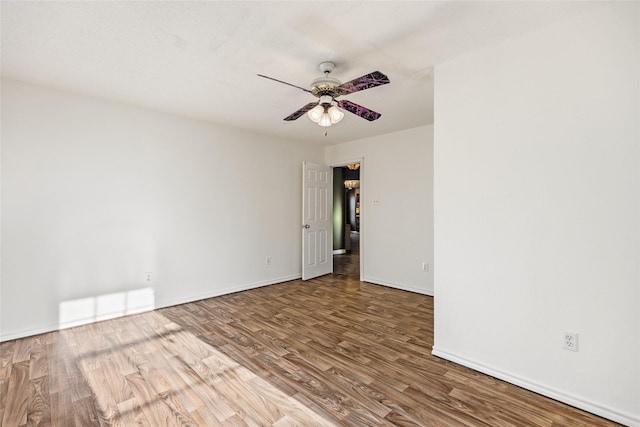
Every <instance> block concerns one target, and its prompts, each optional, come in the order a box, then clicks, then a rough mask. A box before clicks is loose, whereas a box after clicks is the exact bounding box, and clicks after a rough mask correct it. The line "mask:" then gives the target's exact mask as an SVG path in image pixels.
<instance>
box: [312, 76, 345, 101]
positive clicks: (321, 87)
mask: <svg viewBox="0 0 640 427" xmlns="http://www.w3.org/2000/svg"><path fill="white" fill-rule="evenodd" d="M341 84H342V82H341V81H340V80H338V79H334V78H333V77H329V76H326V77H321V78H319V79H315V80H314V81H313V82H312V83H311V93H312V94H314V95H315V96H317V97H318V98H319V97H321V96H324V95H330V96H334V94H335V89H336V88H337V87H338V86H340V85H341Z"/></svg>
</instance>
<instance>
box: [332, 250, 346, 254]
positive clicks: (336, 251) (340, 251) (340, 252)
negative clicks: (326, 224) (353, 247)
mask: <svg viewBox="0 0 640 427" xmlns="http://www.w3.org/2000/svg"><path fill="white" fill-rule="evenodd" d="M346 253H347V250H346V249H334V250H333V254H334V255H342V254H346Z"/></svg>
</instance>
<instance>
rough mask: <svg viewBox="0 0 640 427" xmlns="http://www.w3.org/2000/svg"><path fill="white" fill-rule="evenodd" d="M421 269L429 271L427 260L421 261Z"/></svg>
mask: <svg viewBox="0 0 640 427" xmlns="http://www.w3.org/2000/svg"><path fill="white" fill-rule="evenodd" d="M422 271H427V272H428V271H429V263H428V262H423V263H422Z"/></svg>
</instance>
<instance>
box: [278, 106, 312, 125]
mask: <svg viewBox="0 0 640 427" xmlns="http://www.w3.org/2000/svg"><path fill="white" fill-rule="evenodd" d="M316 105H318V103H317V102H310V103H308V104H307V105H305V106H304V107H302V108H301V109H299V110H298V111H296V112H294V113H291V115H289V116H287V117H285V118H284V119H285V120H286V121H288V122H290V121H292V120H296V119H299V118H300V117H302V116H303V115H304V113H306V112H307V111H309V110H311V109H312V108H313V107H315V106H316Z"/></svg>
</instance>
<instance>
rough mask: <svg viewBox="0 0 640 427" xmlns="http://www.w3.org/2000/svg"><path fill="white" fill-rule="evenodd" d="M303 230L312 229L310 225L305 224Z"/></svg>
mask: <svg viewBox="0 0 640 427" xmlns="http://www.w3.org/2000/svg"><path fill="white" fill-rule="evenodd" d="M302 228H311V226H310V225H309V224H305V225H303V226H302Z"/></svg>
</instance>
